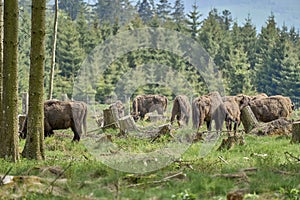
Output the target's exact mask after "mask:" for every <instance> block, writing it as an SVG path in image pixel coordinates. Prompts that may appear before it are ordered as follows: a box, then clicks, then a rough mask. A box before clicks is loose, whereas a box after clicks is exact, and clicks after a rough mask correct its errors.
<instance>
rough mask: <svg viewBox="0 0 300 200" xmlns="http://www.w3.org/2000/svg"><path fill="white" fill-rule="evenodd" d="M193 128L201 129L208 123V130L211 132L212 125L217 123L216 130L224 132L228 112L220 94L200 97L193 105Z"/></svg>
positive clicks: (214, 93) (213, 93)
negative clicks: (223, 127) (213, 122)
mask: <svg viewBox="0 0 300 200" xmlns="http://www.w3.org/2000/svg"><path fill="white" fill-rule="evenodd" d="M192 113H193V118H192V119H193V127H194V128H199V127H201V126H202V125H203V123H204V121H205V122H206V126H207V129H208V130H209V131H210V130H211V123H212V121H215V125H216V130H217V131H222V126H223V123H224V120H225V118H226V117H229V115H228V112H227V111H226V108H225V106H224V104H223V101H222V98H221V96H220V94H219V93H218V92H212V93H209V94H208V95H204V96H200V97H197V98H196V99H194V101H193V103H192Z"/></svg>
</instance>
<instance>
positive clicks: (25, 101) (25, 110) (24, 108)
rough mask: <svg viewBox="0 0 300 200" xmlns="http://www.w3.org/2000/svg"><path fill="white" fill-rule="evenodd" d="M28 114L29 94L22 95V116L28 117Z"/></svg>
mask: <svg viewBox="0 0 300 200" xmlns="http://www.w3.org/2000/svg"><path fill="white" fill-rule="evenodd" d="M27 113H28V93H26V92H24V93H23V94H22V114H23V115H27Z"/></svg>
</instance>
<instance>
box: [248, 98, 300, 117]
mask: <svg viewBox="0 0 300 200" xmlns="http://www.w3.org/2000/svg"><path fill="white" fill-rule="evenodd" d="M249 105H250V108H251V110H252V111H253V113H254V115H255V117H256V118H257V120H258V121H261V122H270V121H273V120H275V119H278V118H280V117H285V118H286V117H289V116H290V115H291V113H292V111H293V109H294V104H293V103H292V101H291V99H290V98H289V97H284V96H281V95H276V96H270V97H265V98H261V99H256V100H252V101H250V103H249Z"/></svg>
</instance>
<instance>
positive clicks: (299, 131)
mask: <svg viewBox="0 0 300 200" xmlns="http://www.w3.org/2000/svg"><path fill="white" fill-rule="evenodd" d="M291 143H292V144H294V143H300V121H298V122H294V123H293V125H292V140H291Z"/></svg>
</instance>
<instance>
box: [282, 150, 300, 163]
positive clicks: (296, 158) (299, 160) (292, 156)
mask: <svg viewBox="0 0 300 200" xmlns="http://www.w3.org/2000/svg"><path fill="white" fill-rule="evenodd" d="M284 155H285V157H286V158H287V156H289V157H291V158H293V159H295V160H296V161H298V162H300V158H298V157H296V156H294V155H292V154H291V153H289V152H287V151H286V152H284Z"/></svg>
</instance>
